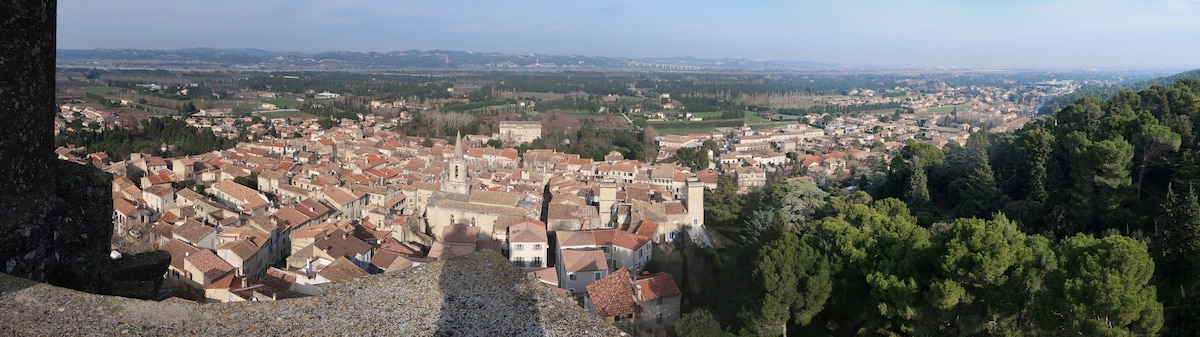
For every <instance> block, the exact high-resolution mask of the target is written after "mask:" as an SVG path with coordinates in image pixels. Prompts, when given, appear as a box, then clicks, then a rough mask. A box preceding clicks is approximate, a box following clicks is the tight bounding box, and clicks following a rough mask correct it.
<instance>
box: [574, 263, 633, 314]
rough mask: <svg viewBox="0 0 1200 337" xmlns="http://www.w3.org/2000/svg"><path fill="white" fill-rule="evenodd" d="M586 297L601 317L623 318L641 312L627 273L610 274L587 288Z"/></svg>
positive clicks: (622, 271) (622, 270)
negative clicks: (589, 298) (590, 300)
mask: <svg viewBox="0 0 1200 337" xmlns="http://www.w3.org/2000/svg"><path fill="white" fill-rule="evenodd" d="M587 291H588V297H591V299H592V304H593V305H594V306H595V308H596V314H598V315H600V316H601V317H613V316H625V315H631V314H636V313H639V312H641V311H642V307H641V306H640V305H638V301H637V297H636V295H635V294H634V291H633V281H632V280H630V279H629V271H628V270H626V269H625V268H621V269H617V271H614V272H613V273H612V274H609V275H608V276H606V277H604V278H602V279H600V280H599V281H596V282H592V284H589V285H588V286H587Z"/></svg>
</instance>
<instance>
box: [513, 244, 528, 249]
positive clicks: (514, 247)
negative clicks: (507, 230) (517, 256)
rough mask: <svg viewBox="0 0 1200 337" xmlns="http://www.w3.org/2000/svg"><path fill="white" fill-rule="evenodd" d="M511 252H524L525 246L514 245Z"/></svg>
mask: <svg viewBox="0 0 1200 337" xmlns="http://www.w3.org/2000/svg"><path fill="white" fill-rule="evenodd" d="M513 250H525V245H523V244H519V243H518V244H515V245H513Z"/></svg>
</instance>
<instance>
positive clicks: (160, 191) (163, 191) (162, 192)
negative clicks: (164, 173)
mask: <svg viewBox="0 0 1200 337" xmlns="http://www.w3.org/2000/svg"><path fill="white" fill-rule="evenodd" d="M142 193H149V194H153V195H156V196H160V197H162V196H167V195H171V194H174V193H175V189H173V188H171V187H170V186H166V185H154V186H150V187H147V188H146V189H145V190H142Z"/></svg>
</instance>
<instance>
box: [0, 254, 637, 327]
mask: <svg viewBox="0 0 1200 337" xmlns="http://www.w3.org/2000/svg"><path fill="white" fill-rule="evenodd" d="M324 290H325V292H324V294H323V295H322V296H318V297H306V298H298V299H289V300H280V301H270V302H241V303H220V304H206V305H200V304H196V305H193V304H185V303H165V302H151V301H141V300H135V299H129V298H121V297H112V296H101V295H94V294H87V293H82V292H77V291H73V290H69V289H64V288H58V287H54V286H50V285H46V284H40V283H35V282H31V281H28V280H24V279H20V278H16V277H12V276H9V275H5V274H0V328H3V329H4V330H3V331H4V333H3V334H4V335H16V336H25V335H96V336H111V335H118V334H131V335H201V336H210V335H230V334H232V335H249V334H266V335H283V334H302V335H329V336H351V335H370V336H619V335H621V332H620V330H617V329H616V328H614V327H613V326H612V325H610V324H609V323H607V322H605V321H603V320H602V319H600V317H598V316H596V315H594V314H592V313H589V312H587V311H585V310H584V309H583V308H581V307H579V306H578V305H576V304H575V303H574V302H573V301H571V300H568V299H567V298H564V297H562V296H560V295H558V294H556V293H554V292H552V291H550V290H549V289H548V288H546V286H544V285H542V284H541V283H540V282H538V281H536V280H534V279H533V278H531V277H529V276H527V274H526V273H525V272H523V271H521V270H520V269H519V268H517V267H516V266H513V265H512V264H511V263H508V261H507V260H505V259H504V258H503V257H501V256H500V255H499V254H497V253H495V252H490V251H486V252H478V253H475V254H471V255H467V256H464V257H460V258H456V259H451V260H449V261H446V262H439V263H433V264H428V265H424V266H421V267H417V268H412V269H408V270H404V271H400V272H397V273H390V274H381V275H372V276H368V277H363V278H358V279H352V280H349V281H346V282H343V283H339V284H331V285H328V286H327V287H326V288H325V289H324Z"/></svg>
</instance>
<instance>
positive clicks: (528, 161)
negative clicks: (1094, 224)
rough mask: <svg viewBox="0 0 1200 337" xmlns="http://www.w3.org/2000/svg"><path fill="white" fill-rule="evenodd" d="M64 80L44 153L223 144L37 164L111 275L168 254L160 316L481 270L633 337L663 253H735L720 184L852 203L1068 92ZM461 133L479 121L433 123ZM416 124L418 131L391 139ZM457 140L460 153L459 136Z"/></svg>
mask: <svg viewBox="0 0 1200 337" xmlns="http://www.w3.org/2000/svg"><path fill="white" fill-rule="evenodd" d="M84 72H86V70H78V71H71V70H66V71H63V72H62V73H61V74H60V82H61V83H60V97H59V99H60V102H61V106H59V112H58V116H57V118H56V124H55V133H56V135H59V136H60V139H71V138H70V137H68V136H69V135H75V136H76V137H78V135H80V134H81V133H86V134H89V135H97V134H105V133H112V132H115V130H122V129H138V128H146V127H147V125H148V124H141V123H145V120H146V119H147V118H162V119H168V120H173V121H175V122H182V123H185V124H186V127H188V128H190V129H193V130H199V132H201V133H211V134H212V135H214V136H216V138H217V139H219V140H221V141H219V142H218V143H217V144H218V145H219V144H221V142H225V143H227V144H231V145H232V146H227V147H225V148H217V149H213V150H211V151H194V152H198V153H192V154H186V152H187V151H184V150H183V149H182V147H183V146H185V144H184V143H185V142H183V141H175V142H172V143H168V142H166V141H164V142H162V143H161V144H158V145H157V146H151V147H148V148H141V149H138V148H129V149H128V152H126V153H111V152H106V151H98V150H97V149H95V148H88V147H87V146H86V145H85V144H71V143H67V142H66V141H63V144H62V146H61V147H59V148H58V150H57V154H58V156H59V158H60V159H62V160H68V161H73V162H78V163H81V164H85V165H94V166H96V167H98V168H101V169H103V170H105V171H107V172H110V173H112V175H113V182H112V192H113V193H112V195H113V200H112V202H113V209H114V213H113V227H114V237H113V239H112V243H113V247H112V248H113V258H119V257H120V256H121V255H122V254H137V253H141V252H146V251H151V250H166V251H168V252H170V254H171V264H170V267H169V272H168V275H167V276H166V281H165V283H164V284H163V286H162V291H161V292H160V296H159V297H160V298H159V300H163V301H189V302H237V301H270V300H279V299H286V298H296V297H304V296H312V295H318V294H320V293H321V287H320V286H319V285H320V284H323V283H330V282H340V281H343V280H346V279H350V278H355V277H361V276H366V275H370V274H378V273H388V272H394V271H398V270H404V269H407V268H419V267H420V266H421V265H423V264H427V263H431V262H436V261H444V260H447V259H452V258H455V257H458V256H463V255H466V254H470V253H472V252H475V251H480V250H493V251H496V252H499V253H501V254H503V255H504V256H506V257H508V259H509V260H510V261H511V262H512V263H513V264H514V265H516V266H517V267H520V268H523V269H524V270H525V271H527V272H528V274H529V275H530V277H532V278H535V279H537V280H538V281H541V282H542V283H543V284H545V285H546V286H547V287H549V288H551V289H552V290H554V291H556V292H558V293H559V294H561V295H562V296H564V297H566V298H570V299H573V300H575V301H577V303H578V304H579V305H581V306H583V307H584V308H586V309H588V310H590V311H591V312H593V313H595V314H597V315H599V316H601V317H604V318H606V319H609V320H610V321H613V322H624V323H625V324H629V326H633V327H636V328H639V329H643V330H646V331H653V330H655V329H663V328H665V327H668V326H670V325H671V324H672V323H673V322H674V321H675V320H676V319H678V318H679V316H680V311H681V300H682V297H683V294H684V291H681V283H680V279H681V278H682V277H683V275H679V273H680V271H679V270H678V269H676V268H671V267H668V266H667V265H668V264H669V263H666V262H663V261H662V259H664V256H674V257H673V258H670V259H675V260H677V259H678V256H677V255H678V254H679V253H678V252H675V250H676V249H677V248H675V247H677V245H696V246H701V247H716V248H721V247H726V246H730V245H736V244H737V243H736V241H735V240H733V239H731V237H732V235H731V233H730V232H728V231H725V230H723V229H720V228H712V227H709V226H706V222H705V218H706V217H705V214H706V212H705V206H706V205H705V198H706V196H705V194H706V191H709V193H711V191H713V190H716V189H718V187H719V186H718V185H719V184H721V181H726V182H729V183H731V184H733V186H734V187H735V188H736V190H737V191H738V193H747V192H749V191H752V190H754V189H755V188H759V187H762V186H764V185H767V184H768V182H769V181H780V180H804V181H810V182H814V183H816V184H818V185H820V186H821V187H823V188H826V189H829V190H843V191H852V190H854V189H856V188H860V187H861V186H856V185H854V184H852V183H845V182H846V181H850V180H852V178H855V177H858V176H864V177H867V176H869V175H870V174H871V172H872V170H879V168H880V167H881V165H884V164H885V163H887V162H888V161H889V160H890V159H891V156H892V154H893V153H894V152H895V151H897V150H899V149H900V148H902V147H904V146H905V144H907V143H910V142H925V143H929V144H933V145H935V146H937V147H943V146H946V145H947V144H951V143H957V144H960V145H961V144H965V142H966V139H967V138H968V137H969V136H970V135H971V134H972V133H974V132H978V131H981V130H986V131H990V132H1005V131H1011V130H1016V129H1018V128H1020V127H1022V126H1023V125H1024V124H1025V123H1027V122H1029V121H1030V120H1031V118H1034V114H1035V111H1036V110H1037V105H1038V104H1040V103H1041V102H1042V101H1043V98H1044V97H1050V96H1055V95H1062V94H1067V93H1070V92H1072V91H1074V90H1076V89H1078V88H1079V87H1080V86H1081V85H1083V84H1084V81H1082V80H1042V81H1037V82H1036V83H1027V84H1025V85H1019V86H1011V85H1010V86H983V85H964V86H951V85H945V84H944V83H933V84H932V85H930V84H929V82H927V81H922V82H921V83H920V84H919V85H918V84H916V82H914V86H913V87H902V86H895V85H893V86H892V87H891V88H889V89H883V90H877V89H871V88H851V89H849V90H845V91H844V92H841V93H839V94H836V95H807V94H797V93H774V94H772V93H763V94H756V95H748V94H742V95H740V96H739V97H737V98H734V97H731V95H728V94H727V93H724V94H723V93H714V94H709V95H700V96H698V95H696V94H693V93H683V94H681V93H673V92H665V91H662V90H653V89H651V88H647V89H639V88H642V87H640V86H638V85H633V86H631V88H629V89H628V91H629V93H628V94H597V93H581V92H573V93H555V92H540V93H539V92H525V91H517V90H507V91H506V90H505V89H502V88H500V87H499V86H495V85H488V86H485V85H480V84H478V83H465V84H464V83H451V82H438V83H427V84H424V85H422V86H425V87H429V89H427V90H425V91H426V92H432V93H433V94H422V95H413V96H409V97H399V96H397V95H386V96H387V97H364V96H361V95H356V94H354V93H351V92H336V91H332V90H326V89H323V88H316V87H313V88H306V87H294V86H291V87H288V88H287V91H283V90H280V91H276V90H268V89H266V88H265V87H264V88H263V89H257V90H255V89H247V88H241V89H235V90H230V91H226V92H218V91H216V90H213V88H214V86H213V85H211V84H206V85H200V84H188V83H186V82H187V81H190V80H189V79H187V78H186V76H184V77H183V78H178V79H177V82H178V83H163V82H149V81H147V82H138V81H134V80H135V79H144V80H150V79H152V78H155V77H158V78H166V77H170V76H173V75H164V74H162V73H156V74H149V73H144V72H136V71H130V72H128V73H125V74H122V73H121V72H120V71H111V72H110V73H108V74H104V75H103V76H102V77H100V78H104V77H109V78H115V79H110V82H109V83H108V84H107V85H106V84H104V83H103V82H100V81H97V80H95V79H94V78H93V79H88V80H86V81H85V80H83V79H82V77H86V76H89V75H87V74H84ZM75 76H78V77H79V78H75ZM121 76H125V77H124V78H123V77H121ZM255 76H260V77H265V78H268V80H269V81H289V80H290V81H295V82H300V81H301V80H302V78H301V77H300V76H293V75H279V76H275V75H264V74H258V75H255ZM301 76H310V75H301ZM67 77H70V78H67ZM202 80H205V81H210V82H211V81H212V78H211V75H204V76H203V78H202ZM442 81H446V80H442ZM314 82H315V81H312V80H311V79H310V80H308V81H306V82H300V83H314ZM63 83H66V84H67V85H65V86H64V85H62V84H63ZM271 83H285V82H271ZM275 85H278V84H275ZM918 86H919V87H918ZM197 90H204V91H205V93H204V96H201V97H202V98H201V99H194V97H195V96H196V95H195V92H194V91H197ZM189 91H193V92H191V94H189ZM698 98H702V99H698ZM563 102H571V103H570V107H568V105H565V104H563ZM692 102H709V103H711V104H713V105H714V106H718V107H720V109H721V110H718V111H700V110H698V109H697V108H694V107H693V106H690V105H692V104H689V103H692ZM732 102H737V103H736V104H732ZM172 104H174V105H172ZM231 104H232V105H231ZM705 104H708V103H705ZM197 105H199V106H197ZM581 105H582V106H583V107H580V106H581ZM331 107H336V108H334V109H328V108H331ZM322 111H323V112H325V114H324V115H321V114H320V113H321V112H322ZM464 115H465V116H472V115H478V116H488V117H486V119H484V117H480V118H479V119H471V118H473V117H466V118H468V119H471V120H469V121H466V122H462V123H458V124H456V123H455V122H454V121H453V118H459V117H462V116H464ZM432 116H442V117H432ZM420 118H424V119H425V123H426V124H424V125H426V126H431V127H435V128H436V129H437V131H430V130H416V131H414V130H411V129H408V130H407V131H406V129H405V128H406V126H408V127H411V126H412V125H413V124H414V123H417V121H418V119H420ZM435 118H441V119H440V120H433V119H435ZM430 120H433V122H430ZM714 121H715V122H716V123H714ZM470 123H474V124H473V125H474V127H472V128H471V129H472V130H473V131H476V132H475V133H469V132H462V129H463V127H464V126H467V125H468V124H470ZM597 125H599V126H597ZM610 125H615V126H610ZM593 128H616V129H620V130H628V131H627V132H635V133H636V134H639V135H641V137H643V138H644V141H645V142H646V144H644V146H645V147H646V148H649V149H650V150H649V151H642V150H636V149H633V146H625V147H619V146H616V145H614V149H613V150H612V151H609V152H606V153H600V154H593V155H588V154H581V153H569V152H565V151H562V150H564V149H570V148H571V147H570V145H571V141H572V139H573V138H572V135H573V134H575V133H583V132H591V131H590V130H592V129H593ZM451 130H454V132H453V133H451V132H450V131H451ZM480 131H484V132H487V133H482V132H480ZM488 131H490V132H488ZM143 132H145V131H143ZM623 132H625V131H623ZM89 137H92V136H89ZM165 137H166V136H165V135H164V139H166V138H165ZM189 137H191V136H189ZM601 138H603V137H601ZM77 139H79V138H77ZM88 139H91V141H92V142H93V144H99V143H100V140H98V138H88ZM179 139H191V138H186V137H185V138H179ZM97 146H98V145H97ZM639 146H640V145H639ZM630 154H636V156H634V157H631V156H629V155H630ZM597 157H598V158H597ZM709 206H711V205H709Z"/></svg>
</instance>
